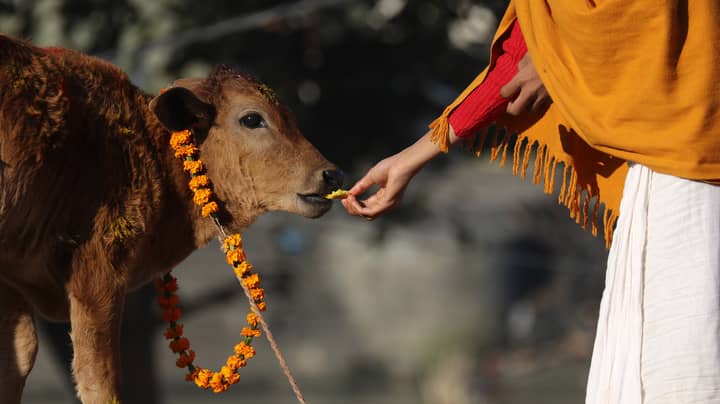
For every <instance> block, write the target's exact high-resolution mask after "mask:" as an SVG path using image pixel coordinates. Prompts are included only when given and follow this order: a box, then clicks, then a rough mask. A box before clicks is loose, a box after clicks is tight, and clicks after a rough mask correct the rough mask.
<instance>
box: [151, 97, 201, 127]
mask: <svg viewBox="0 0 720 404" xmlns="http://www.w3.org/2000/svg"><path fill="white" fill-rule="evenodd" d="M150 110H151V111H153V113H155V115H156V116H157V117H158V119H159V120H160V123H162V124H163V125H164V126H165V127H166V128H167V129H168V130H170V131H180V130H184V129H191V128H196V129H200V130H201V131H205V130H207V129H209V128H210V126H211V125H212V123H213V120H214V119H215V107H214V106H213V105H212V104H208V103H206V102H204V101H202V100H201V99H199V98H198V97H197V96H196V95H195V94H194V93H193V92H192V91H190V90H188V89H187V88H184V87H172V88H170V89H169V90H167V91H165V92H164V93H162V94H160V95H158V96H157V97H155V98H153V99H152V100H151V101H150Z"/></svg>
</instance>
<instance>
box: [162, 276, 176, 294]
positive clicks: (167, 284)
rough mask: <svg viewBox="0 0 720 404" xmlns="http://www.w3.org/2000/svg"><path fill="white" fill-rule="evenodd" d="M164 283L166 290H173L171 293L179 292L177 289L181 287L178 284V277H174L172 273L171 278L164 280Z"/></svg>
mask: <svg viewBox="0 0 720 404" xmlns="http://www.w3.org/2000/svg"><path fill="white" fill-rule="evenodd" d="M162 284H163V290H164V291H165V292H171V293H172V292H177V290H178V289H179V288H178V284H177V279H175V278H174V277H172V275H171V276H170V280H168V281H162Z"/></svg>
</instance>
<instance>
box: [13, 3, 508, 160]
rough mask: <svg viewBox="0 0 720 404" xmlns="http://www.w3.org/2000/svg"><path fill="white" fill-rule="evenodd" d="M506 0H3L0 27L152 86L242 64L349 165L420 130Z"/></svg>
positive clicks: (471, 66)
mask: <svg viewBox="0 0 720 404" xmlns="http://www.w3.org/2000/svg"><path fill="white" fill-rule="evenodd" d="M506 3H507V2H506V1H504V0H491V1H485V2H479V1H468V0H413V1H408V0H376V1H359V0H344V1H343V0H335V1H327V0H324V1H323V0H315V1H313V0H304V1H302V0H300V1H298V0H295V1H278V0H245V1H213V2H210V3H208V2H202V1H188V0H153V1H144V0H113V1H109V0H14V1H13V0H4V1H0V31H1V32H4V33H7V34H10V35H15V36H20V37H25V38H29V39H31V40H32V41H33V42H34V43H36V44H39V45H43V46H48V45H55V46H66V47H70V48H74V49H79V50H82V51H85V52H87V53H90V54H94V55H98V56H100V57H103V58H107V59H109V60H111V61H112V62H114V63H116V64H118V65H120V66H121V67H122V68H124V69H125V70H126V71H127V72H128V73H129V74H130V75H131V78H132V80H133V81H134V82H135V83H136V84H137V85H139V86H140V87H142V88H143V89H145V90H146V91H149V92H156V91H158V90H159V89H160V88H161V87H163V86H165V85H166V84H167V83H168V82H171V81H172V80H174V79H176V78H179V77H183V76H198V75H204V74H206V73H207V71H208V70H209V69H211V68H212V66H213V65H216V64H220V63H224V64H229V65H231V66H233V67H237V68H240V69H242V70H245V71H248V72H250V73H252V74H254V75H256V76H258V77H259V78H261V79H262V80H264V81H266V82H267V83H268V84H269V85H270V86H272V87H274V88H275V89H276V91H277V92H278V93H279V94H280V96H281V98H282V99H283V100H284V101H285V102H286V103H287V104H288V105H289V106H290V107H291V109H293V110H294V111H295V113H296V114H297V116H298V121H299V123H300V126H301V128H302V129H303V130H304V132H306V135H307V136H308V138H310V139H311V141H313V142H314V143H315V144H316V145H317V146H318V147H319V148H320V149H321V150H322V151H323V152H324V153H325V154H326V155H327V156H328V158H330V159H331V160H333V161H335V162H337V163H338V164H340V165H341V166H343V167H344V168H346V169H351V168H352V167H353V165H354V164H355V163H357V162H359V161H362V160H363V159H368V160H375V159H377V158H378V156H382V155H386V154H389V153H392V152H394V151H397V150H398V149H399V148H401V147H402V146H404V145H407V144H408V143H410V142H411V141H412V139H414V138H417V137H419V136H420V135H422V134H423V133H424V132H425V128H426V125H427V124H428V123H429V122H430V121H431V120H432V119H433V118H434V117H435V116H436V115H437V114H439V113H440V112H441V111H442V108H443V107H444V106H445V105H446V104H447V103H448V102H450V101H451V100H452V99H453V97H454V96H455V95H456V94H457V93H458V92H459V91H460V90H462V88H463V86H465V85H466V84H467V83H469V81H470V80H471V79H472V78H473V77H474V76H475V75H476V74H477V73H478V72H479V71H480V70H482V68H483V67H484V66H485V63H486V62H487V55H488V49H489V47H488V42H489V40H490V39H491V37H492V34H493V33H494V29H495V24H496V23H497V18H498V16H500V15H501V13H502V12H503V10H504V7H505V6H506ZM218 24H219V25H221V26H223V24H225V25H224V26H223V29H224V30H222V32H220V33H213V32H214V31H213V28H218ZM228 25H229V26H228Z"/></svg>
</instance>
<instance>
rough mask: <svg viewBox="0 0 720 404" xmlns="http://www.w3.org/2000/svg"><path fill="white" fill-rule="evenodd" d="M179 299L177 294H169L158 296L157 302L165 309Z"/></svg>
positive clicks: (175, 304)
mask: <svg viewBox="0 0 720 404" xmlns="http://www.w3.org/2000/svg"><path fill="white" fill-rule="evenodd" d="M179 301H180V298H178V295H175V294H173V295H170V297H165V296H158V298H157V302H158V304H159V305H160V307H162V308H163V309H167V308H170V307H175V306H177V304H178V302H179Z"/></svg>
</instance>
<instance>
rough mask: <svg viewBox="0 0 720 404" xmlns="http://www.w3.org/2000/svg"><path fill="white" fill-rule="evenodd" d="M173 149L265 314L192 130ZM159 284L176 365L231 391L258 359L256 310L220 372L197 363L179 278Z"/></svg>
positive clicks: (194, 378) (202, 383) (256, 280)
mask: <svg viewBox="0 0 720 404" xmlns="http://www.w3.org/2000/svg"><path fill="white" fill-rule="evenodd" d="M170 146H171V147H172V149H173V151H174V152H175V157H177V158H179V159H182V161H183V169H184V170H185V171H187V172H188V173H189V174H190V182H189V184H188V185H189V187H190V190H191V191H192V192H193V202H194V203H195V204H196V205H197V206H199V207H200V212H201V215H202V216H203V217H207V218H210V219H212V220H213V221H214V222H215V224H216V225H217V226H218V229H219V231H220V233H221V234H222V235H223V236H225V238H224V240H223V250H224V251H225V254H226V258H227V263H228V264H230V265H231V266H232V267H233V271H234V272H235V276H236V277H237V278H238V281H240V283H241V284H242V285H243V286H244V288H245V289H246V290H247V292H248V293H249V296H250V298H252V300H253V301H254V303H255V304H254V306H255V307H256V308H257V309H258V310H260V311H264V310H265V308H266V307H267V306H266V304H265V301H264V299H265V291H264V290H263V288H261V287H260V277H259V276H258V274H257V273H253V271H252V269H253V267H252V265H251V264H250V263H249V262H247V260H246V257H245V252H244V250H243V246H242V238H241V237H240V235H239V234H231V235H225V233H224V230H223V229H222V227H221V226H220V224H219V218H218V210H219V206H218V203H217V200H216V199H215V196H214V194H213V192H212V183H211V182H210V178H208V176H207V174H206V171H205V166H204V164H203V162H202V160H200V159H199V158H198V148H197V146H196V145H195V144H194V143H193V138H192V132H191V131H190V130H183V131H178V132H173V133H172V135H171V137H170ZM155 285H156V289H157V291H158V299H157V301H158V304H159V305H160V307H162V308H163V319H164V320H165V321H166V322H167V323H169V326H168V328H167V329H166V330H165V338H167V339H168V340H170V349H171V350H172V351H173V352H175V353H177V354H178V355H179V358H178V359H177V362H176V365H177V366H178V367H180V368H187V369H188V374H187V376H186V377H185V380H187V381H189V382H194V383H195V384H196V385H197V386H198V387H200V388H203V389H212V391H213V392H215V393H222V392H224V391H227V390H228V388H229V387H230V386H231V385H233V384H236V383H237V382H238V381H239V380H240V373H239V370H240V369H241V368H243V367H245V365H247V361H248V360H249V359H250V358H252V357H253V356H255V348H253V346H252V341H253V338H256V337H259V336H260V334H261V333H260V329H259V327H258V326H259V320H260V318H259V316H258V314H256V313H255V312H254V311H253V310H251V311H250V313H248V315H247V317H246V319H247V326H246V327H243V329H242V331H241V333H240V334H241V335H242V340H241V341H240V342H239V343H238V344H237V345H235V348H234V353H233V355H230V356H229V357H228V358H227V361H226V363H225V365H224V366H222V368H221V369H220V371H219V372H215V371H212V370H210V369H206V368H203V367H201V366H199V365H197V364H195V352H194V351H193V350H191V349H190V340H188V339H187V338H186V337H184V336H183V325H182V324H181V323H179V320H180V314H181V313H180V309H179V308H178V307H177V305H178V302H179V298H178V295H177V294H176V292H177V290H178V283H177V279H176V278H175V277H173V276H172V275H171V274H170V273H169V272H168V273H166V274H164V275H163V276H161V277H159V278H158V279H157V280H156V282H155Z"/></svg>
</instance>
